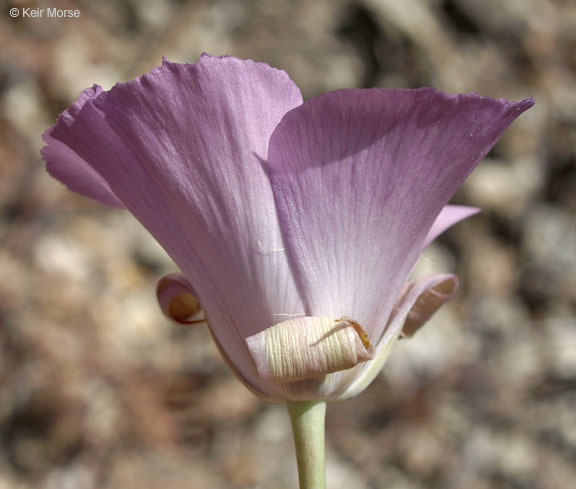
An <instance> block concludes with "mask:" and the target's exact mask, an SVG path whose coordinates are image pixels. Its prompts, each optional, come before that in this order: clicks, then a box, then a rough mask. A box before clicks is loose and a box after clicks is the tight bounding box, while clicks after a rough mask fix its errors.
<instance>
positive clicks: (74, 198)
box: [0, 0, 576, 489]
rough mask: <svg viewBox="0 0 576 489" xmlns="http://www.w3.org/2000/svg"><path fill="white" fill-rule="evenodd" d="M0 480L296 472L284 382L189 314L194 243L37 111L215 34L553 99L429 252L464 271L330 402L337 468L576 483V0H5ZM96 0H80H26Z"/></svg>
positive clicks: (478, 178) (341, 478) (372, 483)
mask: <svg viewBox="0 0 576 489" xmlns="http://www.w3.org/2000/svg"><path fill="white" fill-rule="evenodd" d="M0 5H1V9H0V489H31V488H41V489H131V488H138V489H159V488H162V489H196V488H198V489H204V488H210V489H220V488H238V489H244V488H246V489H247V488H255V489H256V488H258V489H268V488H274V489H283V488H287V489H288V488H295V487H297V475H296V465H295V461H294V456H293V448H292V440H291V434H290V430H289V423H288V418H287V415H286V413H285V412H284V408H283V407H282V406H275V405H267V404H265V403H263V402H261V401H260V400H258V399H256V398H255V397H253V396H252V395H251V394H250V393H249V392H248V391H246V390H245V388H244V387H243V386H242V385H241V384H240V383H239V382H238V381H237V380H236V379H235V378H234V377H233V375H232V374H231V373H230V372H229V370H228V369H227V368H226V366H225V365H224V364H223V362H222V361H221V359H220V358H219V356H218V354H217V352H216V350H215V348H214V346H213V344H212V342H211V339H210V336H209V333H208V331H207V329H206V328H205V327H203V326H197V327H189V328H186V327H183V326H175V325H172V324H169V323H168V322H167V321H166V320H165V319H164V318H163V317H162V316H161V314H160V311H159V309H158V307H157V305H156V301H155V296H154V285H155V281H156V280H157V279H158V278H159V277H160V276H162V275H164V274H165V273H168V272H170V271H173V270H174V266H173V265H172V264H171V262H170V260H169V259H168V258H167V257H166V255H165V254H164V252H163V251H162V250H161V249H160V248H159V247H158V246H157V245H156V244H155V243H154V242H153V241H152V240H151V238H149V237H148V235H147V234H146V233H145V232H144V231H143V230H142V229H141V228H140V227H139V225H138V224H137V223H136V222H135V221H134V220H133V219H132V218H131V217H130V216H129V215H128V214H127V213H123V212H119V211H114V210H109V209H106V208H104V207H102V206H100V205H97V204H95V203H93V202H91V201H89V200H88V199H85V198H83V197H80V196H78V195H75V194H73V193H71V192H69V191H67V190H66V189H65V188H64V187H63V186H62V185H60V184H59V183H57V182H56V181H54V180H52V179H50V178H49V177H48V176H47V175H46V173H45V171H44V168H43V163H42V161H41V159H40V156H39V150H40V148H41V147H42V141H41V134H42V132H43V131H44V130H45V129H46V128H48V127H49V126H50V125H51V124H53V123H54V122H55V118H56V116H57V114H58V113H59V112H60V111H62V110H63V109H65V108H66V107H67V106H68V105H69V104H70V103H71V102H72V101H74V99H75V98H76V97H77V96H78V94H79V93H80V91H81V90H82V89H84V88H86V87H88V86H91V85H92V84H93V83H99V84H101V85H103V86H104V87H105V88H109V87H110V86H112V85H113V84H114V83H115V82H116V81H126V80H130V79H133V78H134V77H136V76H139V75H140V74H142V73H144V72H146V71H147V70H149V69H150V68H152V67H154V66H156V65H158V64H159V63H160V60H161V56H166V57H168V58H169V59H170V60H173V61H195V60H197V59H198V57H199V56H200V54H201V53H202V52H204V51H206V52H209V53H211V54H215V55H221V54H232V55H235V56H238V57H242V58H252V59H256V60H259V61H265V62H268V63H270V64H272V65H273V66H276V67H279V68H282V69H284V70H286V71H287V72H288V73H289V74H290V76H291V77H292V79H293V80H295V81H296V83H297V84H298V85H299V86H300V87H301V89H302V91H303V93H304V96H305V98H309V97H313V96H315V95H317V94H320V93H322V92H325V91H328V90H333V89H337V88H342V87H385V88H386V87H419V86H434V87H436V88H439V89H442V90H444V91H447V92H450V93H455V92H471V91H474V92H478V93H480V94H483V95H489V96H493V97H505V98H508V99H512V100H519V99H521V98H523V97H528V96H531V97H534V98H535V99H536V106H535V107H534V108H533V109H532V110H530V111H529V112H528V113H526V114H524V115H522V116H521V117H520V119H519V120H518V121H516V122H515V123H514V124H513V125H512V127H511V128H510V129H509V130H508V131H507V132H506V134H505V135H504V137H503V138H502V139H501V141H500V142H499V143H498V144H497V146H496V147H495V148H494V150H493V151H492V152H491V153H490V155H489V156H488V158H487V159H486V161H485V162H484V163H483V164H482V165H481V166H480V167H479V168H478V170H477V171H475V173H474V174H473V175H472V176H471V177H470V178H469V180H468V181H467V182H466V184H465V185H464V187H463V188H462V190H461V191H460V192H459V193H458V195H457V196H456V198H455V199H454V202H456V203H460V204H466V205H473V206H478V207H481V208H482V210H483V212H482V214H480V215H478V216H475V217H473V218H471V219H469V220H468V221H466V222H464V223H461V224H459V225H457V226H456V227H454V228H453V229H452V230H450V231H449V232H447V233H446V234H445V235H444V236H443V237H442V238H441V239H440V240H439V241H438V242H437V243H436V244H434V246H432V247H431V248H430V249H429V250H427V252H426V253H425V255H424V257H423V259H422V262H421V264H420V266H419V272H420V273H428V272H436V271H450V272H455V273H457V274H458V275H459V276H460V277H461V284H462V285H461V290H460V292H459V293H458V295H457V296H456V297H455V298H454V299H453V300H452V301H451V302H450V303H449V305H448V306H445V307H444V309H443V310H441V311H440V312H439V313H438V314H437V315H436V316H435V317H434V318H433V320H432V321H431V322H430V323H429V324H428V325H427V326H426V327H425V328H424V329H423V330H422V331H421V332H419V333H418V335H417V336H416V337H415V338H413V339H411V340H406V341H401V342H400V343H399V345H398V347H397V348H396V351H395V352H394V354H393V355H392V358H391V360H390V362H389V364H388V365H387V367H386V368H385V370H384V372H383V373H382V375H381V376H380V377H379V378H378V379H377V380H376V382H375V383H374V384H373V385H372V386H371V387H370V388H369V389H368V390H367V391H366V392H365V393H363V394H362V395H360V396H359V397H357V398H356V399H353V400H350V401H346V402H343V403H338V404H333V405H331V406H329V410H328V419H327V450H328V486H329V488H331V489H339V488H346V489H350V488H354V489H364V488H366V489H377V488H386V489H492V488H502V489H568V488H570V487H574V481H575V480H576V320H575V315H574V313H575V309H576V307H575V305H576V160H575V148H576V4H575V2H573V1H570V0H522V1H518V0H308V1H305V0H269V1H265V0H218V1H209V0H189V1H186V0H173V1H152V0H145V1H137V0H121V1H112V0H103V1H99V2H90V1H88V0H86V1H74V0H69V1H59V0H51V1H49V2H48V1H47V2H42V1H24V2H17V1H12V2H6V1H2V2H0ZM25 7H30V8H32V9H34V8H41V9H45V8H47V7H57V8H64V9H78V10H79V11H80V15H79V17H78V18H73V19H47V18H35V19H34V18H22V16H21V15H20V16H18V17H15V18H12V17H10V15H9V9H10V8H17V9H19V11H21V9H22V8H25Z"/></svg>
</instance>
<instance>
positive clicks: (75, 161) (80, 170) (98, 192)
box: [42, 85, 124, 208]
mask: <svg viewBox="0 0 576 489" xmlns="http://www.w3.org/2000/svg"><path fill="white" fill-rule="evenodd" d="M101 93H102V88H101V87H99V86H98V85H94V86H93V87H92V88H87V89H86V90H84V91H83V92H82V93H81V94H80V96H79V97H78V99H77V100H76V102H74V103H73V104H72V105H71V106H70V107H69V108H68V109H66V110H65V111H64V112H62V114H60V117H59V118H58V122H57V123H56V124H55V125H54V126H52V127H51V128H50V129H48V130H47V131H46V132H45V133H44V134H43V136H42V139H44V142H45V143H46V146H44V148H43V149H42V156H43V158H44V159H45V160H46V170H48V173H50V175H52V176H53V177H54V178H55V179H57V180H60V181H61V182H63V183H65V184H66V185H67V186H68V188H70V190H74V191H75V192H78V193H80V194H83V195H86V196H87V197H91V198H92V199H94V200H97V201H98V202H100V203H102V204H105V205H109V206H112V207H118V208H122V207H124V205H123V204H122V202H120V201H119V200H118V198H117V197H116V195H114V193H113V192H112V190H111V189H110V186H109V185H108V183H107V182H106V181H105V180H104V179H103V178H102V177H101V176H100V175H99V174H98V172H97V171H96V170H95V169H94V168H92V167H91V166H90V165H89V164H88V163H87V162H86V161H85V160H83V159H82V158H81V157H80V156H78V154H77V153H75V152H74V150H73V149H71V148H70V147H69V146H67V145H66V144H63V143H62V142H60V141H58V140H57V139H54V138H53V137H52V133H53V132H54V130H55V128H56V127H58V126H61V127H68V126H70V125H72V124H73V123H74V119H75V117H76V116H77V115H78V113H79V112H80V110H81V109H82V107H83V106H84V104H85V103H86V102H87V101H89V100H91V99H94V98H96V97H97V96H98V95H99V94H101Z"/></svg>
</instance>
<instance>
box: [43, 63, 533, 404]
mask: <svg viewBox="0 0 576 489" xmlns="http://www.w3.org/2000/svg"><path fill="white" fill-rule="evenodd" d="M532 104H533V101H532V100H530V99H526V100H523V101H521V102H517V103H515V102H508V101H506V100H503V99H498V100H494V99H490V98H486V97H481V96H478V95H476V94H468V95H446V94H444V93H442V92H439V91H436V90H434V89H431V88H423V89H419V90H382V89H367V90H338V91H335V92H330V93H327V94H324V95H320V96H318V97H315V98H313V99H311V100H308V101H306V102H303V101H302V96H301V94H300V91H299V90H298V88H297V86H296V85H295V84H294V83H293V82H292V81H291V80H290V78H289V77H288V76H287V75H286V74H285V73H284V72H283V71H280V70H277V69H274V68H271V67H270V66H268V65H266V64H263V63H256V62H253V61H243V60H240V59H237V58H233V57H220V58H217V57H211V56H207V55H204V56H202V58H201V59H200V61H199V62H197V63H195V64H176V63H170V62H168V61H166V60H165V61H164V62H163V64H162V66H160V67H158V68H156V69H154V70H152V71H151V72H150V73H148V74H146V75H143V76H142V77H140V78H138V79H137V80H135V81H132V82H129V83H122V84H117V85H116V86H114V87H113V88H112V89H111V90H109V91H103V90H102V89H101V88H100V87H98V86H94V87H92V88H89V89H87V90H85V91H84V92H83V93H82V94H81V95H80V97H79V98H78V100H77V101H76V102H75V103H74V104H73V105H72V106H71V107H70V108H68V109H67V110H66V111H64V112H63V113H62V114H61V115H60V117H59V119H58V121H57V123H56V124H55V125H54V126H53V127H51V128H50V129H49V130H48V131H47V132H46V133H45V134H44V140H45V142H46V146H45V147H44V149H43V152H42V154H43V156H44V158H45V160H46V161H47V169H48V171H49V172H50V174H51V175H52V176H54V177H55V178H56V179H58V180H60V181H61V182H63V183H64V184H66V185H67V186H68V187H69V188H70V189H72V190H74V191H76V192H79V193H81V194H83V195H85V196H87V197H90V198H92V199H95V200H97V201H99V202H101V203H103V204H106V205H109V206H113V207H117V208H125V209H127V210H129V211H130V212H131V213H132V214H133V215H134V216H135V217H136V218H137V219H138V220H139V221H140V222H141V223H142V224H143V225H144V226H145V227H146V228H147V229H148V231H149V232H150V233H151V234H152V235H153V236H154V237H155V238H156V240H157V241H158V242H159V243H160V244H161V245H162V246H163V247H164V249H165V250H166V251H167V252H168V253H169V255H170V256H171V257H172V258H173V260H174V262H175V263H176V264H177V265H178V267H179V268H180V270H181V274H174V275H169V276H167V277H165V278H164V279H162V280H161V281H160V283H159V284H158V287H157V293H158V299H159V302H160V305H161V307H162V310H163V311H164V312H165V313H166V314H167V315H168V316H169V317H171V318H172V319H174V320H177V321H180V322H190V321H194V319H193V318H192V315H193V313H195V312H197V311H198V310H199V308H200V305H201V307H202V310H203V311H204V314H205V315H206V318H207V320H208V322H209V325H210V329H211V332H212V334H213V336H214V339H215V341H216V343H217V345H218V347H219V349H220V351H221V353H222V355H223V357H224V358H225V359H226V360H227V362H228V364H229V365H230V367H231V368H232V369H233V370H234V371H235V373H236V374H237V375H238V377H239V378H240V379H241V380H242V381H243V382H244V383H245V384H246V385H247V386H248V387H249V388H250V389H251V390H252V391H253V392H254V393H256V394H257V395H258V396H260V397H261V398H263V399H265V400H269V401H276V402H284V401H300V400H334V399H343V398H347V397H350V396H353V395H355V394H357V393H358V392H360V391H361V390H362V389H364V388H365V387H366V386H367V385H368V384H369V383H370V382H371V381H372V380H373V379H374V377H375V376H376V375H377V374H378V372H379V371H380V369H381V367H382V365H383V363H384V361H385V360H386V358H387V356H388V354H389V352H390V350H391V348H392V346H393V344H394V342H395V341H396V340H397V339H398V338H399V337H400V335H401V334H402V332H403V331H404V333H403V334H404V335H410V334H412V333H413V332H414V331H415V330H416V329H418V327H420V326H421V325H422V324H423V323H424V322H425V321H426V320H427V319H428V318H429V317H430V316H431V314H432V313H434V311H435V310H436V309H438V307H440V306H441V305H442V304H443V303H444V302H445V301H446V300H448V299H449V298H450V297H451V296H452V295H453V294H454V292H455V291H456V288H457V285H458V280H457V278H456V277H455V276H454V275H450V274H440V275H434V276H431V277H426V278H420V279H417V280H415V281H412V282H408V278H409V275H410V273H411V271H412V269H413V267H414V264H415V262H416V260H417V259H418V257H419V255H420V254H421V252H422V250H423V249H424V248H425V247H426V246H427V245H428V244H429V243H430V242H431V241H432V240H433V239H434V238H436V237H437V236H438V235H439V234H440V233H441V232H442V231H444V230H445V229H446V228H448V227H449V226H451V225H452V224H454V223H456V222H458V221H459V220H461V219H463V218H466V217H468V216H470V215H472V214H473V213H475V212H476V210H475V209H472V208H467V207H459V206H447V202H448V201H449V199H450V198H451V197H452V195H453V194H454V193H455V191H456V190H457V189H458V187H459V186H460V185H461V183H462V182H463V180H464V179H465V178H466V177H467V176H468V174H469V173H470V172H471V171H472V170H473V169H474V167H475V166H476V165H477V164H478V163H479V161H480V160H481V159H482V158H483V157H484V156H485V155H486V153H487V152H488V151H489V150H490V149H491V148H492V146H493V145H494V144H495V142H496V140H497V139H498V137H499V136H500V135H501V134H502V132H503V131H504V130H505V129H506V127H508V125H509V124H510V123H511V122H512V121H513V120H514V119H515V118H516V117H518V115H520V114H521V113H522V112H523V111H525V110H526V109H528V108H529V107H531V106H532ZM199 304H200V305H199Z"/></svg>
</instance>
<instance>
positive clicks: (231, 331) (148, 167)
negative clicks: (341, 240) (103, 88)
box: [51, 56, 303, 384]
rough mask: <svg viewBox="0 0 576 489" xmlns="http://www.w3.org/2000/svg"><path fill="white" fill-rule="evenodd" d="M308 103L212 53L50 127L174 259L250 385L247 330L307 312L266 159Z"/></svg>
mask: <svg viewBox="0 0 576 489" xmlns="http://www.w3.org/2000/svg"><path fill="white" fill-rule="evenodd" d="M301 102H302V98H301V95H300V92H299V90H298V88H297V87H296V86H295V85H294V83H293V82H292V81H291V80H290V78H289V77H288V76H287V75H286V73H284V72H283V71H280V70H276V69H273V68H271V67H269V66H268V65H265V64H263V63H255V62H253V61H242V60H239V59H236V58H232V57H223V58H214V57H210V56H203V57H202V58H201V60H200V61H199V62H198V63H196V64H193V65H192V64H175V63H169V62H167V61H165V62H164V64H163V65H162V66H161V67H159V68H156V69H154V70H153V71H152V72H150V73H149V74H146V75H144V76H142V77H141V78H139V79H137V80H135V81H133V82H130V83H124V84H118V85H116V86H115V87H114V88H112V90H110V91H109V92H105V93H101V94H100V95H98V97H96V98H93V99H90V100H88V101H86V102H85V104H84V106H83V107H82V109H81V110H80V111H79V112H78V113H77V114H74V118H73V120H71V121H68V120H66V121H65V122H66V123H63V122H59V123H58V124H57V125H56V126H55V127H54V128H53V129H52V130H51V138H53V140H57V141H59V142H60V143H61V144H63V145H65V146H67V147H69V148H70V149H71V151H74V152H75V153H76V154H78V155H79V156H80V157H81V158H82V159H83V160H84V161H86V162H87V163H88V164H89V165H90V166H91V167H92V168H93V169H94V170H95V171H96V172H97V173H98V174H99V175H101V176H102V178H103V179H104V180H105V181H106V182H107V183H108V185H109V186H110V188H111V189H112V191H113V192H114V194H115V195H116V196H117V197H118V198H119V199H120V200H121V201H122V203H123V204H124V205H125V206H126V208H127V209H128V210H129V211H130V212H132V213H133V214H134V215H135V216H136V218H137V219H138V220H140V221H141V223H142V224H143V225H144V226H145V227H146V228H147V229H148V231H150V233H151V234H152V235H153V236H154V237H155V238H156V239H157V240H158V242H159V243H160V244H161V245H162V246H163V247H164V249H166V251H167V252H168V253H169V254H170V255H171V257H172V258H173V259H174V261H175V262H176V264H177V265H178V266H179V267H180V269H181V270H182V272H183V274H184V276H185V277H186V278H187V279H188V280H189V281H190V283H191V284H192V285H193V287H194V290H195V291H196V292H197V297H198V299H199V301H200V304H201V305H202V308H203V309H204V311H205V313H206V314H207V316H208V318H209V320H210V325H211V328H212V330H213V333H214V335H215V337H216V338H217V342H218V343H219V345H220V346H221V347H222V349H223V350H224V351H225V353H226V355H228V357H229V358H230V360H231V361H232V362H233V363H234V364H235V365H236V368H237V369H238V370H239V371H240V375H241V376H242V377H243V378H244V379H246V381H247V382H248V383H251V382H252V383H254V384H255V383H256V377H255V375H256V373H255V369H254V366H253V363H252V360H251V359H250V356H249V353H248V351H247V348H246V345H245V342H244V337H246V336H249V335H250V334H254V333H257V332H259V331H261V330H263V329H265V328H267V327H269V326H271V325H273V324H275V323H276V322H278V320H279V319H278V316H279V315H282V314H293V313H301V312H302V309H303V306H302V304H301V302H300V298H299V295H298V292H297V289H296V287H295V284H294V282H293V278H292V273H291V271H290V269H289V266H288V262H287V259H286V256H285V253H284V251H283V243H282V237H281V235H280V229H279V225H278V221H277V216H276V210H275V206H274V198H273V195H272V190H271V188H270V184H269V180H268V177H267V175H266V172H265V169H264V167H263V165H262V162H263V161H264V160H265V159H266V156H267V152H268V141H269V139H270V136H271V134H272V132H273V130H274V128H275V127H276V125H277V124H278V122H279V121H280V119H281V118H282V116H283V115H284V114H285V113H286V112H287V111H288V110H290V109H292V108H293V107H295V106H297V105H299V104H300V103H301ZM60 177H61V180H62V181H64V182H65V183H67V184H70V186H72V185H73V184H74V182H75V179H76V175H75V174H74V172H70V173H66V172H63V173H62V174H61V175H60ZM76 188H77V187H76Z"/></svg>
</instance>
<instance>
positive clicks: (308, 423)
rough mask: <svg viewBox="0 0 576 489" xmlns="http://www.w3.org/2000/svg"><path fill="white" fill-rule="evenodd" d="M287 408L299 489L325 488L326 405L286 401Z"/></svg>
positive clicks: (318, 402)
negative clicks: (292, 435) (292, 436)
mask: <svg viewBox="0 0 576 489" xmlns="http://www.w3.org/2000/svg"><path fill="white" fill-rule="evenodd" d="M286 406H287V408H288V414H290V420H291V421H292V433H293V434H294V446H295V448H296V460H297V462H298V479H299V480H300V489H326V457H325V441H324V420H325V418H326V402H324V401H300V402H289V403H287V404H286Z"/></svg>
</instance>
